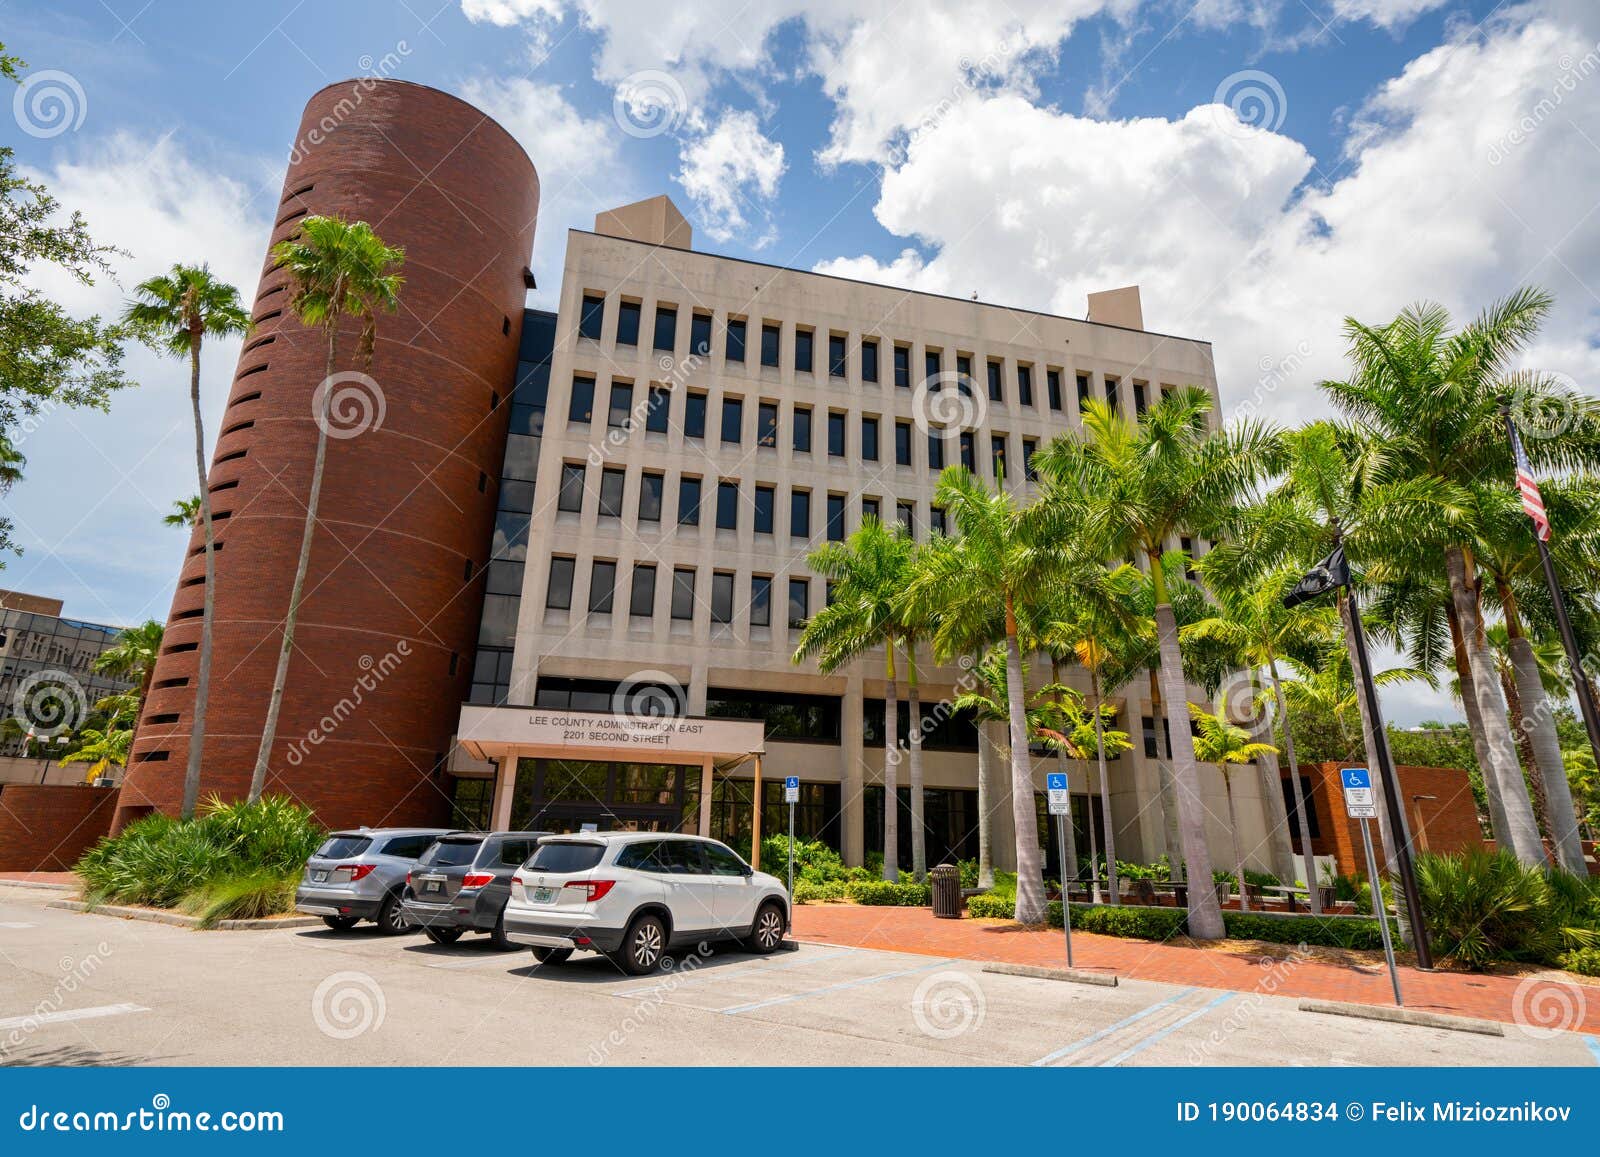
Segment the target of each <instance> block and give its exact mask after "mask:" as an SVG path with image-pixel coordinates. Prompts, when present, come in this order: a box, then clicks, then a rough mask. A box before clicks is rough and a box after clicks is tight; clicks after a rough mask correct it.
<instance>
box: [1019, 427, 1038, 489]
mask: <svg viewBox="0 0 1600 1157" xmlns="http://www.w3.org/2000/svg"><path fill="white" fill-rule="evenodd" d="M1038 449H1039V443H1038V441H1037V440H1036V439H1033V438H1024V439H1023V440H1022V476H1023V477H1024V478H1026V479H1027V480H1028V481H1029V482H1036V481H1038V478H1039V472H1038V471H1037V470H1035V469H1034V468H1033V455H1034V453H1035V452H1036V451H1037V450H1038Z"/></svg>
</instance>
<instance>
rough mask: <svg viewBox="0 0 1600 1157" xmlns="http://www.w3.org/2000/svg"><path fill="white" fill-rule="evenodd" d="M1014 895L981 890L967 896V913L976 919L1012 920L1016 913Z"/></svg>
mask: <svg viewBox="0 0 1600 1157" xmlns="http://www.w3.org/2000/svg"><path fill="white" fill-rule="evenodd" d="M1016 911H1017V901H1016V898H1015V897H1014V896H1001V895H999V894H998V893H995V892H980V893H979V894H978V895H976V896H968V897H967V915H968V916H972V917H974V918H975V919H988V920H1010V919H1011V918H1012V917H1013V916H1015V915H1016Z"/></svg>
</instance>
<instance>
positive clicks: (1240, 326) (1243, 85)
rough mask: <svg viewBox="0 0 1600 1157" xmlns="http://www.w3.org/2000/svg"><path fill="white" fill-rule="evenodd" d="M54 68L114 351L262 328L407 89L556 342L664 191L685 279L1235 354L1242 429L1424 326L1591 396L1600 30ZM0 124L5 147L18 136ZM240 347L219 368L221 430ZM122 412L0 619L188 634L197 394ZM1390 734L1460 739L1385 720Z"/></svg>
mask: <svg viewBox="0 0 1600 1157" xmlns="http://www.w3.org/2000/svg"><path fill="white" fill-rule="evenodd" d="M0 15H3V17H4V19H3V23H0V37H3V38H4V41H5V44H6V46H7V50H8V52H11V53H14V54H17V55H20V56H21V57H23V59H25V60H26V61H27V63H28V65H29V70H28V73H27V80H28V84H27V85H26V86H25V87H23V88H21V89H17V90H14V91H13V94H12V95H13V98H14V99H13V101H12V108H11V118H10V121H9V122H8V121H6V120H4V119H0V141H3V142H4V143H6V144H7V145H10V146H12V147H14V148H15V149H16V152H17V157H18V160H19V162H20V163H21V165H22V166H23V168H24V169H25V171H26V172H27V173H28V175H29V176H31V177H33V178H35V179H37V180H40V181H42V182H44V183H45V184H46V185H47V186H48V187H49V188H50V190H51V191H52V193H54V194H55V195H56V196H57V198H58V199H59V200H60V201H61V202H62V204H63V206H64V207H66V208H68V209H73V210H78V211H80V212H82V213H83V214H84V216H85V217H86V218H87V220H88V222H89V224H90V226H91V229H92V230H93V232H94V234H95V236H96V237H97V239H99V240H101V241H103V242H107V243H111V244H114V245H116V246H118V247H119V248H120V249H121V250H122V251H123V252H122V253H121V254H119V255H117V256H116V257H115V258H114V268H115V274H116V275H115V277H114V278H102V279H100V280H99V282H98V283H97V284H96V285H93V286H80V285H76V284H73V283H70V282H64V281H60V280H54V279H51V278H49V277H41V278H40V279H39V284H40V285H41V286H42V287H43V288H45V289H47V290H49V291H50V292H52V293H53V294H55V295H56V296H57V297H58V299H59V300H61V301H63V302H64V303H65V304H66V305H68V306H69V308H72V309H73V310H75V311H80V312H84V313H88V312H100V313H102V314H106V315H110V314H112V313H115V312H116V311H117V310H119V309H120V308H121V305H122V302H123V300H124V298H125V296H126V292H127V290H128V289H129V287H131V286H132V285H133V284H135V283H136V282H137V281H139V280H140V279H141V278H144V277H147V276H149V275H151V274H153V273H155V272H158V271H161V270H163V269H165V268H166V267H168V266H169V265H171V264H172V263H173V262H174V261H179V260H182V261H186V262H191V261H200V260H204V261H208V262H209V263H210V264H211V266H212V267H213V269H214V270H216V271H217V272H218V273H219V274H220V275H222V276H223V277H225V278H226V279H228V280H230V281H232V282H234V283H235V284H238V285H239V286H240V287H241V289H242V290H243V291H244V292H245V293H246V295H247V299H248V294H249V293H250V291H251V290H253V287H254V283H255V277H256V274H257V273H258V272H259V269H260V267H261V260H262V254H263V247H264V245H265V240H266V237H267V235H268V232H269V228H270V224H271V217H270V214H271V211H272V208H273V205H274V203H275V201H276V197H277V193H278V192H279V189H280V185H281V181H282V178H283V171H284V167H285V164H286V161H287V155H288V150H289V148H290V145H291V144H292V141H293V137H294V133H295V130H296V127H297V125H298V123H299V118H300V112H301V109H302V107H303V106H304V104H305V101H306V99H307V98H308V97H310V95H311V94H312V93H313V92H315V91H316V90H318V89H320V88H321V87H323V86H324V85H326V84H330V83H333V82H335V81H338V80H343V79H347V78H350V77H354V76H360V75H374V76H393V77H398V78H401V79H405V80H412V81H417V82H421V83H424V84H429V85H433V86H435V87H437V88H441V89H444V90H446V91H449V92H452V93H455V94H457V95H460V96H462V97H464V98H466V99H467V100H469V101H471V102H473V103H475V104H477V105H478V106H480V107H481V108H483V109H484V110H485V111H486V112H488V113H489V114H490V115H492V116H493V117H495V118H496V119H497V120H498V121H499V122H500V123H501V124H503V125H504V126H505V127H506V128H507V129H509V130H510V131H511V132H512V133H513V134H514V135H515V136H516V137H517V138H518V139H519V140H520V141H521V143H522V144H523V146H524V147H525V148H526V150H527V152H528V154H529V156H530V157H532V159H533V161H534V164H535V165H536V166H537V168H538V170H539V173H540V178H541V183H542V204H541V208H540V217H539V227H538V236H537V238H536V241H535V249H534V255H533V263H532V265H533V269H534V272H535V274H536V275H537V276H538V279H539V282H540V284H541V285H542V286H545V287H547V288H546V289H545V290H541V291H535V292H533V293H532V294H530V297H529V304H530V305H548V304H549V300H548V297H547V294H548V293H553V292H554V290H555V289H556V288H557V287H558V285H559V280H560V277H559V268H560V262H561V252H562V247H563V244H564V238H565V233H566V230H567V229H568V228H571V227H577V228H589V227H590V226H591V225H592V223H593V219H594V214H595V213H596V212H597V211H599V210H602V209H606V208H611V207H614V206H616V205H620V204H623V203H625V202H628V201H632V200H636V199H639V198H642V197H646V196H651V195H654V194H656V193H661V192H665V193H667V194H668V195H670V196H671V197H672V198H673V199H674V200H675V201H676V202H677V203H678V204H679V206H680V207H681V208H682V209H683V210H684V212H685V213H686V214H687V215H688V217H689V218H690V220H691V222H692V224H693V225H694V228H695V236H696V246H697V247H698V248H703V249H708V250H712V251H716V252H722V253H726V254H729V255H732V256H740V257H752V258H756V259H758V260H761V261H766V262H772V263H776V264H780V265H788V266H794V267H797V268H804V269H816V270H819V271H822V272H832V273H838V274H843V275H847V276H852V277H858V278H863V279H868V280H874V281H882V282H887V283H890V284H895V285H903V286H907V287H910V288H914V289H924V290H929V291H934V292H940V293H949V294H955V295H961V296H965V295H968V294H972V293H976V294H977V295H978V296H979V297H980V298H981V299H983V300H985V301H991V302H997V303H1001V304H1007V305H1016V306H1023V307H1029V308H1035V309H1041V310H1048V311H1051V312H1056V313H1061V314H1065V315H1069V316H1080V317H1081V316H1082V315H1083V313H1084V309H1085V297H1086V295H1087V294H1088V293H1089V292H1091V291H1094V290H1097V289H1105V288H1111V287H1115V286H1121V285H1128V284H1138V285H1140V286H1141V287H1142V292H1143V302H1144V314H1145V321H1146V324H1147V326H1148V327H1149V328H1150V329H1152V330H1156V331H1161V332H1166V333H1175V334H1180V335H1184V336H1192V337H1201V338H1205V339H1208V340H1210V341H1212V342H1213V343H1214V348H1215V355H1216V365H1217V372H1218V377H1219V381H1220V385H1221V390H1222V396H1223V404H1224V412H1225V414H1229V413H1234V414H1237V413H1242V412H1253V413H1256V414H1259V415H1260V416H1263V417H1266V418H1269V419H1273V420H1277V421H1280V422H1285V423H1291V422H1297V421H1301V420H1304V419H1305V418H1307V417H1310V416H1314V415H1317V414H1319V413H1323V412H1325V406H1324V404H1323V402H1322V399H1321V395H1320V394H1319V391H1318V390H1317V388H1316V383H1317V382H1318V381H1319V380H1323V379H1326V378H1336V377H1340V376H1342V370H1343V360H1342V355H1343V352H1344V338H1343V333H1342V323H1343V320H1344V318H1346V317H1347V316H1349V315H1352V314H1353V315H1356V316H1358V317H1360V318H1362V319H1363V320H1371V321H1382V320H1384V319H1386V318H1387V317H1390V316H1392V315H1393V314H1394V313H1395V312H1396V311H1397V310H1399V309H1400V308H1402V307H1404V306H1405V305H1407V304H1410V303H1412V302H1415V301H1419V300H1424V299H1426V300H1433V301H1438V302H1440V303H1442V304H1443V305H1445V306H1446V307H1447V308H1449V309H1450V310H1451V311H1452V313H1453V314H1455V315H1456V316H1457V317H1460V318H1467V317H1470V316H1471V315H1472V314H1474V313H1475V312H1477V311H1478V310H1479V309H1481V308H1483V307H1484V306H1485V305H1487V304H1488V303H1489V302H1491V301H1493V300H1494V299H1496V298H1498V297H1501V296H1504V295H1505V294H1506V293H1509V292H1510V291H1511V290H1512V289H1514V288H1516V287H1517V286H1519V285H1522V284H1536V285H1540V286H1543V287H1544V288H1546V289H1548V290H1549V291H1550V292H1551V293H1553V294H1554V295H1555V298H1556V307H1555V310H1554V312H1553V313H1552V315H1551V318H1550V320H1549V322H1548V324H1547V325H1546V327H1545V329H1544V331H1543V333H1542V334H1541V336H1540V338H1539V340H1538V342H1537V343H1536V345H1535V346H1534V347H1533V348H1532V349H1530V350H1529V351H1528V352H1527V355H1526V363H1525V364H1526V365H1527V366H1529V367H1530V368H1536V369H1540V370H1543V371H1545V372H1548V373H1553V374H1561V375H1566V376H1567V377H1569V378H1570V379H1571V380H1572V381H1574V382H1576V383H1581V384H1582V387H1583V388H1585V389H1589V390H1593V388H1594V387H1593V385H1592V383H1593V382H1594V381H1595V380H1597V378H1596V371H1597V370H1600V212H1597V209H1600V4H1597V3H1595V2H1594V0H1531V2H1528V3H1520V4H1517V3H1505V2H1502V3H1499V4H1491V3H1489V2H1487V0H1286V2H1276V0H1009V2H993V3H991V2H988V0H921V2H917V0H902V2H900V3H888V2H874V0H811V2H804V0H765V2H764V3H748V4H745V5H744V6H743V7H737V6H736V5H735V4H734V3H730V2H721V3H697V2H695V0H686V2H681V3H678V4H675V5H663V4H659V3H646V2H643V0H384V2H381V3H365V2H360V0H320V2H318V3H313V2H310V0H256V2H254V3H250V4H221V3H215V2H210V3H207V2H200V0H103V2H102V0H57V2H51V3H33V2H24V0H0ZM3 115H4V114H3V112H0V118H3ZM237 352H238V348H237V343H233V344H231V345H221V344H219V345H218V346H216V347H215V348H208V350H207V353H206V361H205V366H204V370H205V372H204V378H203V394H204V402H205V409H206V416H207V421H208V426H209V427H210V429H212V430H214V429H215V426H216V419H217V417H218V415H219V413H220V411H221V408H222V403H223V400H224V397H225V394H226V390H227V387H228V383H229V381H230V379H231V377H232V371H233V365H234V361H235V359H236V357H237ZM127 367H128V369H129V370H130V372H131V374H132V375H133V376H134V377H135V378H136V379H137V380H138V381H139V382H140V385H139V386H138V387H137V388H136V389H131V390H128V391H124V392H122V393H121V394H119V395H118V396H117V397H116V398H115V400H114V402H113V404H112V407H111V410H110V412H109V413H108V414H98V413H85V412H81V411H67V410H57V411H54V412H53V413H51V414H49V415H48V416H47V417H46V419H45V420H44V421H42V422H40V423H38V424H37V428H36V429H33V430H30V431H29V432H28V433H27V435H26V437H25V439H24V440H23V444H22V445H21V449H22V451H23V453H24V454H25V455H26V456H27V459H28V466H27V474H26V477H25V479H24V480H23V481H22V482H21V483H20V484H19V485H17V486H16V487H15V488H14V489H13V490H12V491H11V493H10V494H8V495H7V496H5V498H4V500H3V501H4V502H5V504H6V506H7V508H8V513H9V514H10V515H11V517H12V518H13V519H14V520H15V523H16V532H15V534H16V537H17V539H18V541H19V542H20V543H21V545H22V547H23V554H22V556H21V557H20V558H18V557H13V558H9V559H6V560H4V567H5V569H4V570H3V571H0V586H5V587H10V588H14V589H21V590H26V591H30V592H33V593H39V594H53V595H56V596H59V597H62V598H64V599H65V600H66V608H67V611H66V613H68V614H69V615H73V616H76V617H80V618H85V619H91V620H96V621H102V622H111V623H117V624H121V623H131V622H138V621H142V620H144V619H146V618H158V619H159V618H164V617H165V615H166V612H167V608H168V604H169V602H170V599H171V596H172V586H173V582H174V579H175V575H176V573H177V571H178V567H179V562H180V558H181V552H182V549H183V546H184V539H185V536H184V535H183V533H182V532H180V531H176V530H171V529H168V528H165V527H163V526H162V525H161V516H162V514H164V513H166V512H167V511H168V510H169V509H170V506H171V503H172V501H173V500H174V499H177V498H180V497H183V496H184V495H187V494H189V493H191V492H192V491H193V489H194V486H193V481H192V470H193V459H192V450H191V448H190V447H191V445H192V442H191V438H192V433H191V427H190V424H189V423H190V418H189V414H188V406H187V389H186V387H187V374H186V373H185V368H184V367H183V366H181V365H179V364H178V363H176V362H172V361H164V360H161V359H158V358H157V357H155V356H154V355H153V354H150V353H148V352H145V351H138V350H136V351H134V352H133V353H132V354H131V355H130V357H129V359H128V362H127ZM1384 698H1385V706H1386V711H1387V712H1388V713H1389V715H1390V716H1391V717H1392V718H1394V719H1395V720H1396V721H1398V722H1401V723H1415V722H1418V721H1420V720H1422V719H1425V718H1448V717H1455V716H1456V714H1457V713H1456V712H1455V710H1454V708H1453V706H1452V704H1451V702H1450V700H1449V698H1448V696H1447V695H1446V694H1444V693H1442V692H1440V693H1435V692H1432V691H1430V690H1429V689H1428V688H1426V687H1425V686H1422V685H1417V684H1413V685H1409V686H1407V687H1403V688H1392V689H1390V690H1388V691H1386V692H1385V696H1384Z"/></svg>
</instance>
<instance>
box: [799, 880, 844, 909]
mask: <svg viewBox="0 0 1600 1157" xmlns="http://www.w3.org/2000/svg"><path fill="white" fill-rule="evenodd" d="M847 887H848V885H846V884H845V882H844V881H843V880H827V881H824V882H822V883H820V884H819V883H817V882H816V881H814V880H802V879H797V880H795V882H794V897H793V899H794V902H795V903H796V904H806V903H810V902H811V901H814V900H843V899H844V898H845V889H846V888H847Z"/></svg>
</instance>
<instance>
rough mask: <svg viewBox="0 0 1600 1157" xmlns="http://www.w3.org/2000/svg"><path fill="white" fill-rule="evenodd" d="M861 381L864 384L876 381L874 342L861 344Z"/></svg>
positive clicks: (876, 367)
mask: <svg viewBox="0 0 1600 1157" xmlns="http://www.w3.org/2000/svg"><path fill="white" fill-rule="evenodd" d="M861 380H862V381H864V382H875V381H877V380H878V343H877V342H875V341H864V342H862V343H861Z"/></svg>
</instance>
